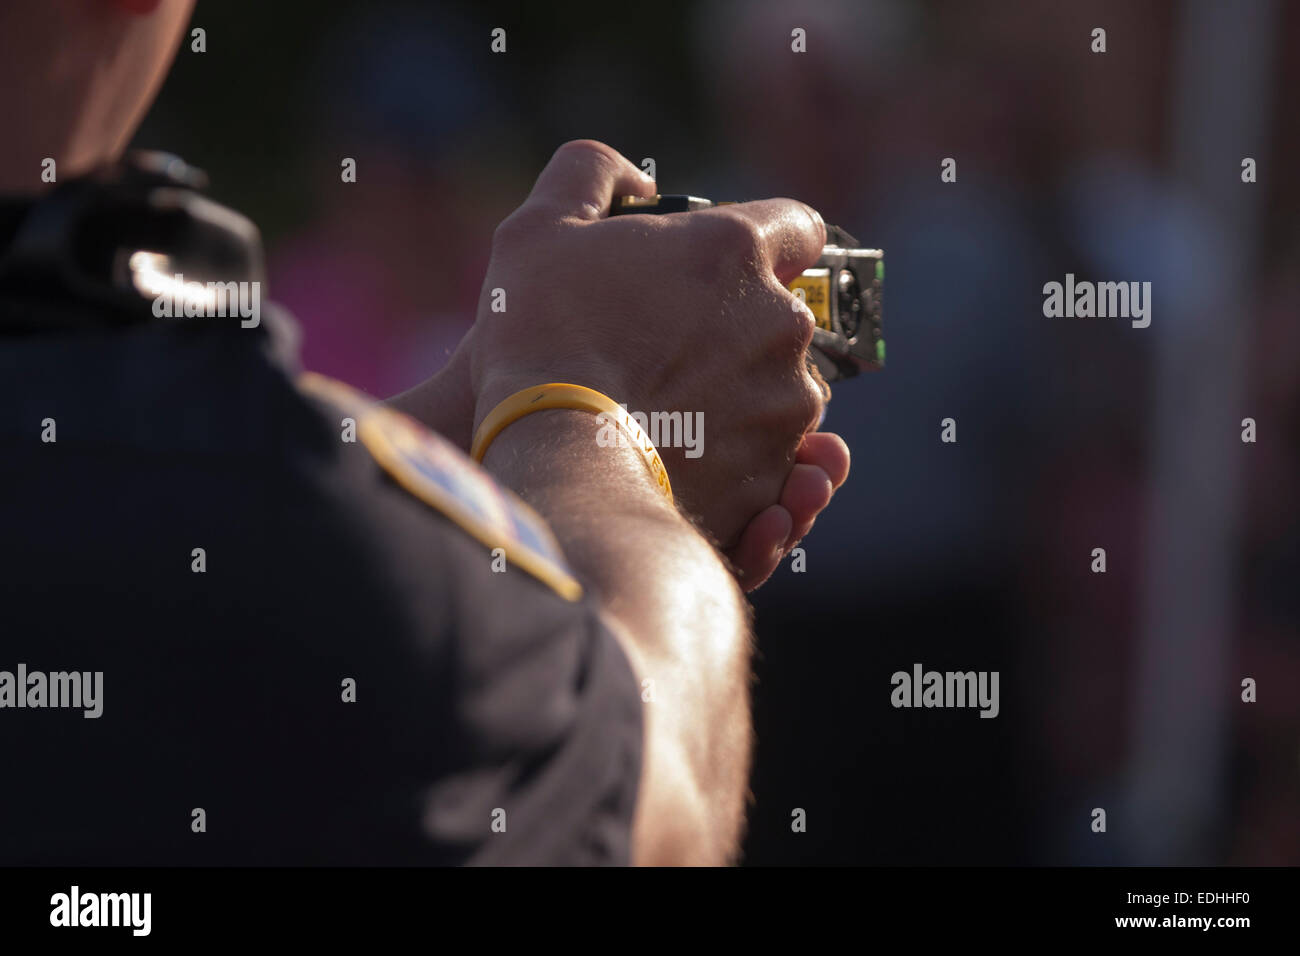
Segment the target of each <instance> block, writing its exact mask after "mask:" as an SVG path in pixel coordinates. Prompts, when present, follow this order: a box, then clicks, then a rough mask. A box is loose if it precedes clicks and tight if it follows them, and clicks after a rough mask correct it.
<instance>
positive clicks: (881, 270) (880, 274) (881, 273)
mask: <svg viewBox="0 0 1300 956" xmlns="http://www.w3.org/2000/svg"><path fill="white" fill-rule="evenodd" d="M876 278H877V279H879V280H880V281H881V282H884V281H885V260H884V259H880V260H878V261H877V262H876Z"/></svg>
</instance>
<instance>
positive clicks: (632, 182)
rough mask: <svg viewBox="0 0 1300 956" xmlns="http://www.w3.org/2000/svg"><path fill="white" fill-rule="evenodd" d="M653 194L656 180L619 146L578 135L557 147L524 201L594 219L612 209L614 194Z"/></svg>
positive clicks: (552, 211) (566, 214) (562, 213)
mask: <svg viewBox="0 0 1300 956" xmlns="http://www.w3.org/2000/svg"><path fill="white" fill-rule="evenodd" d="M654 194H655V184H654V180H652V179H651V178H650V177H649V176H647V175H646V174H645V173H643V172H641V170H639V169H638V168H637V167H636V166H634V165H632V163H631V162H630V161H629V160H628V159H627V158H625V157H624V156H623V155H622V154H620V153H619V152H618V150H615V149H612V148H611V147H609V146H606V145H605V144H604V143H598V142H596V141H595V140H592V139H575V140H573V141H571V142H568V143H565V144H564V145H563V146H561V147H560V148H559V149H557V150H556V151H555V155H554V156H552V157H551V161H550V162H549V163H547V164H546V168H545V169H543V170H542V174H541V175H540V176H538V177H537V183H536V185H534V186H533V191H532V192H531V193H529V195H528V200H527V202H525V203H524V205H525V206H529V207H536V208H538V209H544V210H546V211H547V212H548V213H550V214H551V215H554V216H557V217H561V218H563V217H576V218H578V219H588V220H595V219H600V218H601V217H603V216H604V215H606V214H607V213H608V212H609V205H610V202H611V200H612V199H613V198H614V197H615V196H644V197H649V196H653V195H654Z"/></svg>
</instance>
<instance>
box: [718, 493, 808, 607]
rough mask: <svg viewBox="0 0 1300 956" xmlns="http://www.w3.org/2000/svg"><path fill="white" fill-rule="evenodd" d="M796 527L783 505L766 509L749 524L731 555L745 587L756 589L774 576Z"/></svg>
mask: <svg viewBox="0 0 1300 956" xmlns="http://www.w3.org/2000/svg"><path fill="white" fill-rule="evenodd" d="M792 527H793V519H792V518H791V517H790V512H788V511H786V510H785V509H784V508H782V507H781V506H780V505H772V506H770V507H768V508H766V509H764V510H763V511H761V512H759V513H758V514H757V515H755V516H754V517H753V518H752V519H751V520H750V522H749V524H747V525H746V526H745V530H744V531H743V532H741V535H740V541H739V543H737V545H736V546H735V547H734V548H732V549H731V551H730V552H729V553H728V555H727V556H728V557H729V558H730V559H731V563H732V564H733V565H735V567H736V569H737V570H736V577H737V579H738V583H739V584H740V587H741V589H742V590H745V591H752V590H754V588H756V587H758V586H759V585H760V584H762V583H763V582H764V581H766V580H767V579H768V578H769V577H771V576H772V572H773V571H775V570H776V566H777V564H779V563H780V561H781V557H782V554H783V552H784V545H785V542H786V540H787V539H788V538H789V537H790V531H791V528H792Z"/></svg>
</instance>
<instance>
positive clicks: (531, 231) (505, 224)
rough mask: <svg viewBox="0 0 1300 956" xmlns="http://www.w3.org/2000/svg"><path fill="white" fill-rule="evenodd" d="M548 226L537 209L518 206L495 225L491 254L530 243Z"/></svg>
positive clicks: (545, 219)
mask: <svg viewBox="0 0 1300 956" xmlns="http://www.w3.org/2000/svg"><path fill="white" fill-rule="evenodd" d="M548 224H549V219H548V218H547V217H546V216H545V215H543V214H542V212H541V211H540V210H538V209H534V208H532V207H530V206H528V205H526V204H525V205H523V206H520V207H519V208H518V209H516V210H515V211H514V212H512V213H511V214H510V215H509V216H507V217H506V218H505V219H503V220H501V222H500V223H499V224H498V225H497V227H496V229H495V230H494V231H493V233H492V252H493V253H494V254H495V253H499V252H509V251H512V250H516V249H518V248H519V247H520V246H526V245H527V244H528V243H529V242H532V241H533V240H534V239H535V238H536V237H537V236H538V235H539V234H540V233H541V232H542V231H543V230H544V229H545V228H546V226H547V225H548Z"/></svg>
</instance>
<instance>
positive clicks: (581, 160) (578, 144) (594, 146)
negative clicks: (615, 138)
mask: <svg viewBox="0 0 1300 956" xmlns="http://www.w3.org/2000/svg"><path fill="white" fill-rule="evenodd" d="M555 160H563V161H566V162H574V163H578V164H581V165H583V166H587V167H590V168H593V169H597V168H602V167H608V168H617V167H618V166H620V165H621V164H622V163H623V162H624V160H623V157H622V156H621V155H619V153H618V151H617V150H615V149H614V148H613V147H610V146H606V145H605V144H604V143H601V142H598V141H597V140H594V139H571V140H569V141H568V142H567V143H564V144H562V145H561V146H560V148H559V149H557V150H556V151H555V155H554V156H553V157H552V161H553V162H554V161H555Z"/></svg>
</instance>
